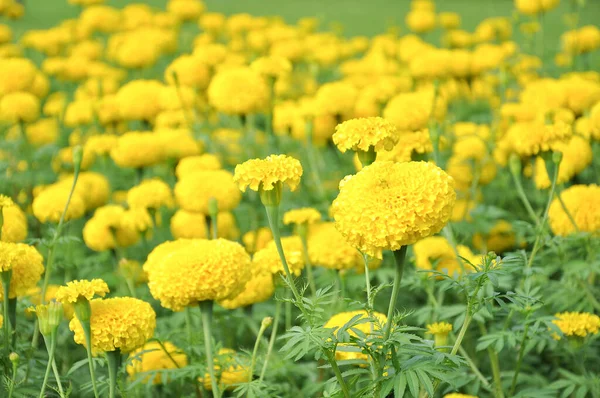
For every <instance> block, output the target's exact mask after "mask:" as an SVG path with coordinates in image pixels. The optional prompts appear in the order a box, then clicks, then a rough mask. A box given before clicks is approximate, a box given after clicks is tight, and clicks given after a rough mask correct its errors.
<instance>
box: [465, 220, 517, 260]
mask: <svg viewBox="0 0 600 398" xmlns="http://www.w3.org/2000/svg"><path fill="white" fill-rule="evenodd" d="M516 243H517V241H516V236H515V231H514V230H513V227H512V224H511V223H510V222H508V221H506V220H498V221H497V222H496V224H495V225H494V226H493V227H492V229H490V231H489V232H488V233H487V234H480V233H476V234H475V235H473V247H475V248H476V249H477V250H485V251H486V252H488V251H493V252H495V253H503V252H505V251H507V250H510V249H512V248H514V247H515V245H516Z"/></svg>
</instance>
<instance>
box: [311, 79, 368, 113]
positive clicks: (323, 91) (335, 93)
mask: <svg viewBox="0 0 600 398" xmlns="http://www.w3.org/2000/svg"><path fill="white" fill-rule="evenodd" d="M357 97H358V90H357V89H356V88H355V87H354V86H353V85H352V84H350V83H347V82H333V83H325V84H323V85H322V86H321V87H319V90H318V91H317V94H316V96H315V107H316V108H315V109H317V110H318V113H319V114H328V115H336V116H341V115H349V114H351V113H352V111H353V110H354V105H355V103H356V98H357Z"/></svg>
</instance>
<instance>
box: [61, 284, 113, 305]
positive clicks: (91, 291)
mask: <svg viewBox="0 0 600 398" xmlns="http://www.w3.org/2000/svg"><path fill="white" fill-rule="evenodd" d="M108 292H109V290H108V285H107V284H106V282H104V281H103V280H102V279H92V280H91V281H90V280H86V279H80V280H78V281H71V282H67V284H66V286H61V287H59V288H58V290H57V291H56V299H57V300H58V301H60V302H61V303H63V304H74V303H76V302H77V301H78V300H87V301H90V300H91V299H93V298H94V297H95V296H99V297H104V296H105V295H106V293H108Z"/></svg>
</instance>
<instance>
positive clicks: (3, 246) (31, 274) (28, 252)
mask: <svg viewBox="0 0 600 398" xmlns="http://www.w3.org/2000/svg"><path fill="white" fill-rule="evenodd" d="M43 261H44V259H43V258H42V255H41V254H40V253H39V252H38V251H37V249H36V248H35V247H33V246H29V245H26V244H24V243H9V242H2V241H0V272H4V271H9V270H12V276H11V279H10V287H9V290H8V298H15V297H21V296H24V295H26V294H27V291H29V289H31V288H32V287H34V286H35V285H37V283H38V282H39V281H40V278H41V276H42V273H43V272H44V265H43ZM4 299H5V298H4V289H0V301H2V300H4Z"/></svg>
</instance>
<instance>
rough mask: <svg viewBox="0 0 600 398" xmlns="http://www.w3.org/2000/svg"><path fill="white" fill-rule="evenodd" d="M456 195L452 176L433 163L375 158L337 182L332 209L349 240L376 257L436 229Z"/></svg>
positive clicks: (448, 213) (443, 221) (339, 228)
mask: <svg viewBox="0 0 600 398" xmlns="http://www.w3.org/2000/svg"><path fill="white" fill-rule="evenodd" d="M455 199H456V193H455V191H454V180H453V179H452V178H451V177H450V176H448V175H447V174H446V173H445V172H444V171H443V170H442V169H440V168H439V167H437V166H435V165H433V164H430V163H425V162H407V163H394V162H389V161H377V162H375V163H373V164H371V165H370V166H367V167H365V168H364V169H362V170H361V171H360V172H359V173H358V174H356V175H354V176H346V178H344V180H342V181H341V182H340V193H339V195H338V197H337V198H336V199H335V200H334V201H333V205H332V208H331V214H332V216H333V218H334V219H335V222H336V227H337V228H338V230H339V231H340V232H341V233H342V235H344V237H345V238H346V240H347V241H348V243H350V244H351V245H352V246H354V247H356V248H358V249H360V250H361V251H362V252H363V253H366V254H368V255H369V256H371V257H377V258H381V251H382V250H398V249H400V247H402V246H404V245H410V244H413V243H415V242H416V241H418V240H420V239H423V238H425V237H427V236H430V235H433V234H435V233H437V232H439V231H440V230H441V229H442V228H443V227H444V225H445V224H446V223H447V222H448V220H449V219H450V215H451V213H452V207H453V206H454V201H455Z"/></svg>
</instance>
